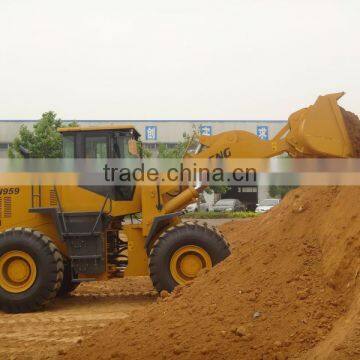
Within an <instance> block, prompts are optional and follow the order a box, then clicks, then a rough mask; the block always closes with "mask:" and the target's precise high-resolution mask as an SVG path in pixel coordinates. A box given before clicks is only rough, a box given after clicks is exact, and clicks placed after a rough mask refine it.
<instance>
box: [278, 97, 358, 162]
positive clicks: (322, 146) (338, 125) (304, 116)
mask: <svg viewBox="0 0 360 360" xmlns="http://www.w3.org/2000/svg"><path fill="white" fill-rule="evenodd" d="M343 95H344V93H343V92H341V93H335V94H329V95H325V96H319V97H318V99H317V100H316V102H315V104H314V105H312V106H309V107H308V108H305V109H302V110H299V111H297V112H295V113H293V114H292V115H290V117H289V133H288V135H287V136H286V139H285V140H286V141H287V142H288V143H289V144H290V145H291V147H292V148H294V149H295V154H297V156H300V155H302V156H311V157H316V156H321V157H324V156H325V157H352V156H353V147H352V144H351V142H350V138H349V135H348V133H347V130H346V125H345V123H344V118H343V115H342V112H341V109H340V107H339V106H338V104H337V100H338V99H340V98H341V97H342V96H343Z"/></svg>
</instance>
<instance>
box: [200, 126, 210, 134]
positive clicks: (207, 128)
mask: <svg viewBox="0 0 360 360" xmlns="http://www.w3.org/2000/svg"><path fill="white" fill-rule="evenodd" d="M200 134H201V135H206V136H211V135H212V128H211V126H210V125H201V126H200Z"/></svg>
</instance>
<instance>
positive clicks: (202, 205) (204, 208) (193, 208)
mask: <svg viewBox="0 0 360 360" xmlns="http://www.w3.org/2000/svg"><path fill="white" fill-rule="evenodd" d="M185 210H186V212H195V211H199V210H198V203H197V202H195V203H192V204H189V205H188V206H187V207H186V209H185ZM200 211H209V204H208V203H207V202H205V201H202V202H200Z"/></svg>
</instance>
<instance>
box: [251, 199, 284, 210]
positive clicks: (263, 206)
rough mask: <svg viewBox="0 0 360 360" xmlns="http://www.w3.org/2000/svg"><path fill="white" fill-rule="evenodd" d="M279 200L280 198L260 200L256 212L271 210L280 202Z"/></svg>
mask: <svg viewBox="0 0 360 360" xmlns="http://www.w3.org/2000/svg"><path fill="white" fill-rule="evenodd" d="M279 202H280V199H265V200H262V201H260V203H259V204H257V206H256V209H255V212H256V213H263V212H266V211H269V210H270V209H272V208H273V207H274V206H276V205H277V204H279Z"/></svg>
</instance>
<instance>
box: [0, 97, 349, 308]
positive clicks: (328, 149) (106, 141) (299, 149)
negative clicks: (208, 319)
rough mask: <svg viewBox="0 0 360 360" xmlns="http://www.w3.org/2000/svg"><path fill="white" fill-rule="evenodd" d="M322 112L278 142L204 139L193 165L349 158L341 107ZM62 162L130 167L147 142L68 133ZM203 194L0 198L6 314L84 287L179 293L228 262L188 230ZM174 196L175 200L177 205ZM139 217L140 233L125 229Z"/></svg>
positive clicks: (8, 190)
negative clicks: (145, 281)
mask: <svg viewBox="0 0 360 360" xmlns="http://www.w3.org/2000/svg"><path fill="white" fill-rule="evenodd" d="M341 95H342V94H331V95H326V96H322V97H319V98H318V100H317V101H316V103H315V104H314V105H312V106H310V107H308V108H306V109H302V110H300V111H298V112H296V113H294V114H292V115H291V116H290V118H289V121H288V123H287V125H286V126H285V127H284V128H283V129H282V130H281V131H280V132H279V133H278V134H277V135H276V136H275V137H274V138H273V139H272V140H270V141H263V140H260V139H259V138H258V137H256V136H255V135H253V134H251V133H248V132H245V131H233V132H225V133H221V134H218V135H214V136H208V137H207V136H200V137H199V142H200V146H199V147H198V150H197V152H196V153H195V154H191V155H190V154H189V155H187V156H188V157H192V158H193V159H210V158H213V157H215V158H216V157H230V158H256V157H257V158H264V157H266V158H268V157H272V156H276V155H279V154H281V153H284V152H287V153H288V154H290V155H291V156H294V157H351V156H352V154H353V149H352V145H351V143H350V140H349V136H348V133H347V129H346V124H345V123H344V118H343V115H342V112H341V109H340V108H339V107H338V105H337V99H338V98H340V97H341ZM59 131H60V132H61V133H62V135H63V147H64V155H65V156H66V157H73V158H99V157H103V158H104V157H105V158H118V161H120V162H121V159H125V158H126V157H128V155H129V152H128V151H129V149H130V148H131V147H133V145H134V141H137V140H138V138H139V134H138V133H137V131H136V129H135V128H133V127H132V126H128V127H126V126H99V127H83V128H81V127H79V128H63V129H60V130H59ZM202 190H203V186H198V187H196V186H191V185H188V186H179V184H165V185H162V184H152V185H151V184H150V185H146V186H142V185H141V184H140V183H139V184H137V183H135V184H134V185H133V186H122V185H121V184H120V185H114V186H90V187H86V186H69V185H67V186H64V185H59V186H47V185H39V184H34V185H31V186H30V185H24V186H13V185H11V184H9V186H3V187H1V188H0V216H1V224H0V231H1V234H0V306H1V309H3V310H4V311H7V312H25V311H34V310H37V309H40V308H42V307H43V306H44V305H46V304H47V303H48V302H49V301H51V300H52V299H54V298H55V297H56V296H57V295H62V294H66V293H68V292H71V291H72V290H74V289H75V288H76V286H77V285H78V284H79V283H81V282H84V281H93V280H106V279H110V278H113V277H123V276H140V275H150V277H151V279H152V281H153V284H154V287H155V288H156V289H157V290H158V291H159V292H160V291H162V290H167V291H172V290H173V289H174V287H176V286H177V285H178V284H186V283H188V282H190V281H192V280H193V279H194V278H195V277H196V275H197V274H198V272H199V271H200V270H201V269H203V268H207V269H209V268H211V267H212V266H214V265H216V264H217V263H219V262H220V261H222V260H224V259H225V258H226V257H227V256H228V255H229V254H230V250H229V246H228V244H227V242H226V240H225V239H224V238H223V236H222V235H221V234H220V233H219V232H218V231H217V230H216V229H215V228H209V227H207V226H204V225H199V224H197V223H184V222H181V218H180V216H181V214H182V210H183V209H184V208H185V207H186V206H187V205H188V204H189V203H191V202H193V201H195V199H196V198H197V197H198V196H199V193H200V192H201V191H202ZM170 195H171V196H170ZM133 214H141V220H140V221H139V222H137V223H131V222H128V221H126V218H128V217H129V216H132V215H133Z"/></svg>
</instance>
